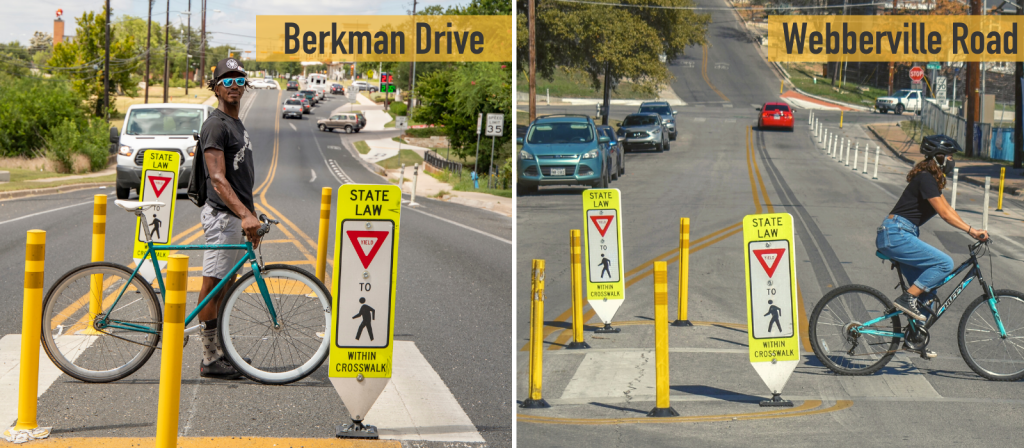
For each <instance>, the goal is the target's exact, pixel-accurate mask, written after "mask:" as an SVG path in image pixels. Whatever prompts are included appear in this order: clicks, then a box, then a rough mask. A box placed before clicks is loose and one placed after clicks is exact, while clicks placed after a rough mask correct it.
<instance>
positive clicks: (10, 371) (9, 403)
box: [0, 334, 96, 428]
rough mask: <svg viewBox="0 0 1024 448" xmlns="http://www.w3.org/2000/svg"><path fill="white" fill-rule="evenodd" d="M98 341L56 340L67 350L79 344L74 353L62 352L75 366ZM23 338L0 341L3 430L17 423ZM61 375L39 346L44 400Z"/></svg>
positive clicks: (11, 336)
mask: <svg viewBox="0 0 1024 448" xmlns="http://www.w3.org/2000/svg"><path fill="white" fill-rule="evenodd" d="M95 341H96V338H95V337H93V336H75V335H64V336H60V337H58V338H57V345H59V346H61V347H63V348H66V347H68V346H71V345H73V344H76V343H77V344H78V346H77V347H76V348H75V349H74V350H66V349H62V350H61V351H62V352H64V354H65V356H67V357H68V358H70V360H71V361H72V362H74V360H75V359H76V358H78V355H81V354H82V352H83V351H85V349H87V348H89V346H90V345H92V343H93V342H95ZM20 365H21V335H20V334H9V335H6V336H4V337H3V338H0V426H3V427H4V428H6V427H8V426H9V425H11V424H14V423H15V420H17V419H18V389H19V383H18V378H19V377H20V376H21V369H20ZM63 374H64V372H61V371H60V369H58V368H57V366H55V365H54V364H53V362H52V361H50V358H49V357H47V356H46V352H45V351H44V350H43V346H42V344H40V345H39V392H38V394H37V396H39V397H41V396H43V393H45V392H46V389H49V388H50V385H52V384H53V383H54V381H57V378H59V377H60V376H61V375H63Z"/></svg>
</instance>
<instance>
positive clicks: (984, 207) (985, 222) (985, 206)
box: [981, 176, 992, 231]
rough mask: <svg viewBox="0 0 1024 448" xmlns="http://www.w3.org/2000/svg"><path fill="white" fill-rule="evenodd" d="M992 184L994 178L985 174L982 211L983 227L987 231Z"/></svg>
mask: <svg viewBox="0 0 1024 448" xmlns="http://www.w3.org/2000/svg"><path fill="white" fill-rule="evenodd" d="M991 184H992V178H991V177H989V176H985V199H983V200H982V201H981V202H982V205H981V206H982V210H983V211H982V213H981V228H982V229H984V230H986V231H987V230H988V189H989V187H991V186H992V185H991Z"/></svg>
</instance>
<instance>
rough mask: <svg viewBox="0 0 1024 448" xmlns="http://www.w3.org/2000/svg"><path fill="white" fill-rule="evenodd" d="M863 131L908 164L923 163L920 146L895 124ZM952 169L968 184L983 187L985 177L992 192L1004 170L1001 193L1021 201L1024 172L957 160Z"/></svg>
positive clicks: (872, 127)
mask: <svg viewBox="0 0 1024 448" xmlns="http://www.w3.org/2000/svg"><path fill="white" fill-rule="evenodd" d="M866 127H867V128H868V129H869V130H870V131H871V132H872V133H873V134H875V137H877V138H878V140H880V141H881V142H882V143H883V144H884V145H885V146H886V147H888V148H889V150H890V151H892V152H893V153H895V154H896V156H897V157H899V158H900V159H903V160H904V161H906V162H909V163H917V162H920V161H922V160H924V155H923V154H921V152H920V147H921V145H920V144H918V143H914V142H913V141H912V140H911V139H910V137H908V136H907V134H906V133H905V132H903V129H902V128H900V127H899V126H897V125H896V123H891V124H873V125H867V126H866ZM956 167H957V168H959V170H960V171H959V172H960V174H959V177H958V179H959V180H963V181H965V182H967V183H970V184H974V185H978V186H985V176H989V177H991V178H992V179H991V183H990V186H989V188H990V189H992V190H994V191H999V169H1000V168H1002V167H1006V182H1005V186H1004V190H1003V193H1004V194H1005V195H1006V196H1009V197H1013V198H1015V199H1018V200H1020V199H1024V171H1022V170H1017V169H1013V168H1012V166H1006V165H1002V164H1000V163H997V162H985V161H978V160H957V161H956Z"/></svg>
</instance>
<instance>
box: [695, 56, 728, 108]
mask: <svg viewBox="0 0 1024 448" xmlns="http://www.w3.org/2000/svg"><path fill="white" fill-rule="evenodd" d="M701 47H702V48H703V49H704V56H703V62H702V63H701V67H700V69H701V70H700V74H701V75H702V76H704V82H706V83H708V87H711V90H714V91H715V93H717V94H718V96H719V97H721V98H722V100H723V101H725V102H729V97H727V96H725V94H724V93H722V92H720V91H719V90H718V89H717V88H716V87H715V85H714V84H712V83H711V79H710V78H708V44H704V45H701Z"/></svg>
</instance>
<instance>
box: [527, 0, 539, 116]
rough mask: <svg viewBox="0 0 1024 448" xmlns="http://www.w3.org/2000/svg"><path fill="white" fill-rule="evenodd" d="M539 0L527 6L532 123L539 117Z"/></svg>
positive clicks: (531, 1) (530, 2) (533, 0)
mask: <svg viewBox="0 0 1024 448" xmlns="http://www.w3.org/2000/svg"><path fill="white" fill-rule="evenodd" d="M536 3H537V0H529V6H528V7H527V12H526V14H527V17H526V26H527V27H529V28H530V33H529V38H528V39H529V41H530V44H529V45H530V56H529V61H528V65H529V67H528V68H527V71H528V74H527V77H529V78H530V79H529V82H530V123H533V120H536V119H537V20H536V17H535V16H536V15H537V7H536V6H537V5H536Z"/></svg>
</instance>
